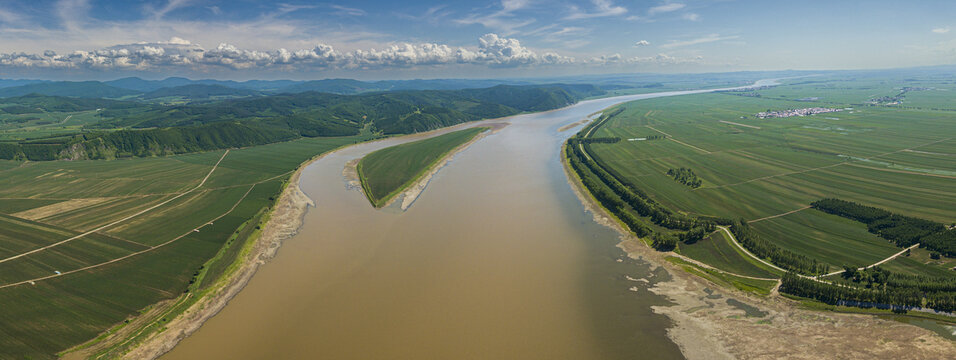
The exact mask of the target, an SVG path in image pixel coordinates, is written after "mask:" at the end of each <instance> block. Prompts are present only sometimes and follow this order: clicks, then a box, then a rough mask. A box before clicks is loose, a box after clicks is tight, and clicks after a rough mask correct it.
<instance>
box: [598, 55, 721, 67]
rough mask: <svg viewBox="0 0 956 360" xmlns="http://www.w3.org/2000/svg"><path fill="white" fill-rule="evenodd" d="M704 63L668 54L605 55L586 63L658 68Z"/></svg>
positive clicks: (699, 59) (701, 59)
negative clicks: (655, 66)
mask: <svg viewBox="0 0 956 360" xmlns="http://www.w3.org/2000/svg"><path fill="white" fill-rule="evenodd" d="M701 61H703V57H700V56H696V57H692V58H683V57H674V56H670V55H667V54H657V55H656V56H647V57H640V56H635V57H630V58H625V57H623V56H621V54H613V55H603V56H598V57H592V58H590V59H588V60H587V61H585V63H586V64H588V65H658V66H672V65H684V64H698V63H700V62H701Z"/></svg>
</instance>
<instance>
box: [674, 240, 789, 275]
mask: <svg viewBox="0 0 956 360" xmlns="http://www.w3.org/2000/svg"><path fill="white" fill-rule="evenodd" d="M679 248H680V253H681V255H684V256H687V257H689V258H692V259H695V260H699V261H701V262H703V263H705V264H708V265H710V266H713V267H715V268H718V269H720V270H723V271H727V272H730V273H734V274H738V275H744V276H753V277H761V278H774V277H777V276H779V275H780V274H779V271H777V270H773V269H769V268H768V267H767V266H766V265H763V264H760V263H759V262H757V261H756V260H753V259H751V258H749V257H748V256H747V255H746V254H744V253H742V252H741V251H740V249H738V248H737V247H736V246H734V245H733V244H731V243H730V240H729V239H728V238H727V235H726V234H725V233H724V232H723V231H717V232H715V233H713V234H710V235H709V236H707V237H706V238H704V239H703V240H700V241H698V242H696V243H693V244H680V245H679Z"/></svg>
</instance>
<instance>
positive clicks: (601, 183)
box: [565, 146, 716, 251]
mask: <svg viewBox="0 0 956 360" xmlns="http://www.w3.org/2000/svg"><path fill="white" fill-rule="evenodd" d="M565 154H566V155H567V158H568V162H569V163H570V165H571V169H572V170H574V172H575V173H577V174H578V177H579V178H580V179H581V183H582V184H583V185H584V187H586V188H587V189H588V191H589V192H590V193H591V195H592V196H594V198H595V199H596V200H597V201H598V202H599V203H600V204H601V205H602V206H603V207H604V208H606V209H608V211H610V212H611V213H613V214H614V215H615V216H616V217H617V218H618V219H620V220H621V222H623V223H624V225H625V226H627V228H628V229H629V230H630V231H631V232H633V233H634V234H635V235H637V236H638V237H647V236H650V239H651V246H653V247H654V248H655V249H657V250H659V251H671V250H673V249H674V248H676V247H677V244H678V242H684V243H687V244H692V243H694V242H697V241H700V240H701V239H703V238H704V237H706V236H707V234H708V233H710V232H713V231H714V230H715V229H716V224H715V223H714V222H713V221H710V220H698V219H695V218H692V217H688V216H685V215H681V214H676V213H673V212H671V211H670V210H669V209H667V208H664V207H663V206H661V205H660V204H658V203H656V202H655V201H654V200H652V199H649V198H644V197H642V196H646V194H644V193H643V192H640V191H639V190H636V189H633V188H630V187H628V186H625V185H624V184H622V183H621V182H619V181H617V179H615V178H614V177H613V176H612V175H610V174H609V173H607V172H606V171H604V169H603V168H601V167H600V166H599V165H597V163H595V162H594V161H593V160H591V159H588V158H587V157H586V156H584V155H583V154H582V153H581V152H580V149H579V148H578V147H577V146H565ZM635 213H636V214H635ZM640 216H645V217H649V218H650V220H651V221H653V222H654V223H656V224H658V225H661V226H663V227H666V228H668V229H674V230H686V231H682V232H679V233H678V234H677V236H674V235H672V234H667V233H664V232H655V231H653V230H652V229H651V228H650V227H649V226H647V225H646V224H645V223H644V221H643V220H642V219H641V218H640Z"/></svg>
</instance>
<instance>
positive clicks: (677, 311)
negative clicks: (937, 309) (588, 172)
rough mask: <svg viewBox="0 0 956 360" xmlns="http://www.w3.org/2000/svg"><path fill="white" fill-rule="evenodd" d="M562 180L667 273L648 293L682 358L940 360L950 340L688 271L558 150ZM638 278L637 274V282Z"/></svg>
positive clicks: (631, 250) (953, 347)
mask: <svg viewBox="0 0 956 360" xmlns="http://www.w3.org/2000/svg"><path fill="white" fill-rule="evenodd" d="M561 154H562V155H561V156H562V165H563V168H564V172H565V176H566V177H567V179H568V183H569V184H570V185H571V188H572V190H573V192H574V193H575V195H576V196H577V197H578V199H579V200H580V201H581V203H582V204H583V205H584V207H585V209H586V210H588V211H590V212H591V214H592V215H593V217H594V221H595V222H597V223H600V224H602V225H605V226H608V227H610V228H612V229H614V230H615V231H617V232H618V233H619V234H620V236H621V237H620V239H621V241H620V243H619V244H618V247H619V248H621V249H622V250H623V251H624V252H625V253H626V254H627V256H628V257H630V258H633V259H641V260H644V261H648V262H650V263H651V264H652V265H654V266H660V267H663V268H664V269H666V270H667V272H668V273H669V274H670V275H671V278H670V279H669V280H666V281H660V282H658V283H656V284H655V286H654V287H652V288H650V289H649V290H650V291H651V292H653V293H655V294H657V295H662V296H665V297H667V298H668V299H669V300H670V301H671V302H672V303H673V305H669V306H655V307H653V310H654V311H655V312H656V313H659V314H662V315H666V316H667V317H668V318H670V319H671V320H672V321H673V326H672V327H671V328H670V329H668V331H667V334H668V337H669V338H670V339H671V340H672V341H674V343H676V344H677V345H678V347H680V349H681V351H682V353H683V354H684V356H685V357H687V358H688V359H691V360H695V359H732V358H741V359H752V358H833V357H836V356H841V357H846V358H865V357H876V358H899V359H946V358H950V357H951V356H952V354H954V353H956V344H954V343H953V342H952V341H949V340H947V339H944V338H942V337H941V336H939V335H937V334H935V333H933V332H932V331H929V330H926V329H923V328H919V327H916V326H912V325H906V324H901V323H898V322H894V321H889V320H883V319H878V318H875V317H872V316H867V315H853V314H837V313H821V312H815V311H810V310H803V309H799V308H797V303H796V302H794V301H792V300H789V299H786V298H783V297H781V296H778V295H771V296H767V297H759V296H756V295H751V294H748V293H744V292H742V291H739V290H736V289H729V288H724V287H720V286H715V285H714V284H712V283H710V282H708V281H707V280H705V279H703V278H700V277H698V276H695V275H693V274H690V273H688V272H686V271H684V270H683V269H681V268H679V267H677V266H676V265H673V264H671V263H670V262H668V261H666V260H665V257H666V256H667V255H669V254H673V253H670V252H668V253H663V252H658V251H656V250H654V249H652V248H650V247H649V246H647V244H646V243H645V242H644V241H642V240H641V239H639V238H637V237H635V236H634V235H633V234H631V233H630V231H627V230H626V227H624V225H623V224H622V223H621V222H620V221H619V220H617V219H616V218H615V217H613V216H612V215H611V214H610V213H609V212H608V211H607V210H606V209H604V208H603V207H602V206H601V205H600V204H599V203H598V202H597V200H596V199H594V197H593V196H592V195H591V194H590V192H588V190H587V189H586V188H584V186H583V184H582V183H581V181H580V179H579V178H578V176H577V174H576V173H575V172H574V171H573V170H572V169H571V168H570V164H568V161H567V158H566V157H565V154H566V152H565V151H563V149H562V151H561ZM638 280H640V279H638Z"/></svg>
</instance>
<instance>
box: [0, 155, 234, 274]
mask: <svg viewBox="0 0 956 360" xmlns="http://www.w3.org/2000/svg"><path fill="white" fill-rule="evenodd" d="M228 154H229V150H226V152H224V153H223V154H222V157H220V158H219V161H217V162H216V165H214V166H213V167H212V169H210V170H209V173H207V174H206V177H204V178H203V179H202V181H201V182H200V183H199V185H196V187H194V188H192V189H191V190H189V191H186V192H183V193H180V194H179V195H176V196H174V197H173V198H171V199H168V200H166V201H163V202H161V203H159V204H156V205H153V206H151V207H149V208H146V209H143V210H140V211H139V212H137V213H135V214H133V215H130V216H127V217H125V218H122V219H119V220H116V221H114V222H111V223H109V224H106V225H102V226H100V227H97V228H95V229H92V230H89V231H86V232H84V233H82V234H79V235H76V236H73V237H71V238H69V239H66V240H62V241H59V242H56V243H53V244H50V245H46V246H43V247H40V248H37V249H33V250H30V251H27V252H24V253H22V254H18V255H14V256H11V257H8V258H5V259H2V260H0V263H4V262H7V261H10V260H14V259H18V258H21V257H24V256H27V255H30V254H34V253H37V252H40V251H43V250H47V249H50V248H54V247H57V246H59V245H63V244H66V243H68V242H71V241H73V240H76V239H80V238H83V237H85V236H87V235H90V234H93V233H96V232H99V231H101V230H104V229H107V228H110V227H112V226H114V225H117V224H120V223H123V222H125V221H127V220H129V219H132V218H135V217H137V216H139V215H142V214H145V213H147V212H149V211H152V210H154V209H156V208H158V207H160V206H163V205H166V204H168V203H170V202H171V201H173V200H176V199H178V198H181V197H183V196H186V195H188V194H190V193H192V192H194V191H196V190H198V189H199V188H201V187H202V186H203V185H204V184H206V181H207V180H209V177H210V176H212V173H213V172H214V171H216V168H218V167H219V164H220V163H222V160H223V159H225V158H226V155H228ZM250 189H251V188H250ZM243 198H245V196H243ZM230 211H231V210H230ZM184 236H185V235H184Z"/></svg>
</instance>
